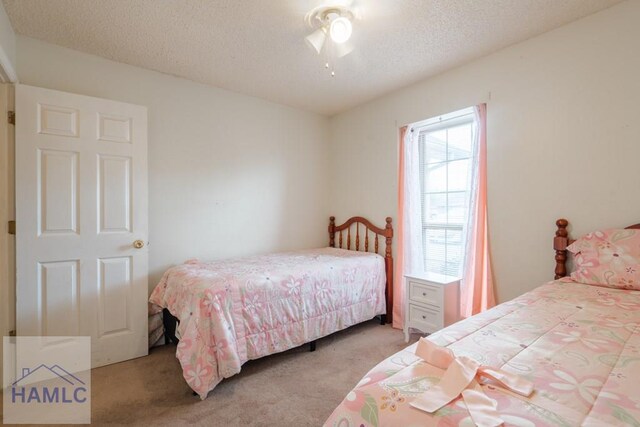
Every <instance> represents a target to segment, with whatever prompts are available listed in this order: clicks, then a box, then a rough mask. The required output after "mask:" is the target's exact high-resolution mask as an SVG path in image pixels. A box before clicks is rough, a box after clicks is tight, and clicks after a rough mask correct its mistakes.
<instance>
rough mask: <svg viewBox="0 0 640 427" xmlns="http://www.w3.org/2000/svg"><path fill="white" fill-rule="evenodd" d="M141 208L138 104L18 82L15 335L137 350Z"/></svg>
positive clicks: (143, 270)
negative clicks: (86, 339)
mask: <svg viewBox="0 0 640 427" xmlns="http://www.w3.org/2000/svg"><path fill="white" fill-rule="evenodd" d="M147 211H148V208H147V110H146V108H145V107H141V106H137V105H131V104H124V103H121V102H115V101H109V100H106V99H98V98H91V97H88V96H81V95H74V94H69V93H64V92H58V91H53V90H48V89H42V88H37V87H31V86H25V85H18V86H17V88H16V218H17V220H16V223H17V233H16V239H17V241H16V245H17V248H16V251H17V276H18V277H17V289H16V294H17V295H16V296H17V315H16V317H17V318H16V321H17V325H16V326H17V332H18V335H45V336H70V335H83V336H90V337H91V342H92V344H91V347H92V366H93V367H98V366H103V365H107V364H110V363H116V362H120V361H123V360H127V359H131V358H134V357H139V356H144V355H146V354H147V296H148V292H147V274H148V272H147V268H148V267H147V264H148V252H147V234H148V224H147ZM140 246H141V247H140Z"/></svg>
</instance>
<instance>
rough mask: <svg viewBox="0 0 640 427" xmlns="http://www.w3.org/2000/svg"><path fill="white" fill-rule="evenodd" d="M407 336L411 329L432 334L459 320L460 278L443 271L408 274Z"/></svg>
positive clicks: (407, 336)
mask: <svg viewBox="0 0 640 427" xmlns="http://www.w3.org/2000/svg"><path fill="white" fill-rule="evenodd" d="M404 316H405V317H404V339H405V341H406V342H409V328H414V329H418V330H419V331H421V332H425V333H433V332H436V331H437V330H439V329H442V328H444V327H445V326H449V325H451V324H452V323H455V322H457V321H458V320H459V319H460V279H459V278H458V277H453V276H444V275H442V274H435V273H426V274H424V275H419V276H414V275H408V276H405V311H404Z"/></svg>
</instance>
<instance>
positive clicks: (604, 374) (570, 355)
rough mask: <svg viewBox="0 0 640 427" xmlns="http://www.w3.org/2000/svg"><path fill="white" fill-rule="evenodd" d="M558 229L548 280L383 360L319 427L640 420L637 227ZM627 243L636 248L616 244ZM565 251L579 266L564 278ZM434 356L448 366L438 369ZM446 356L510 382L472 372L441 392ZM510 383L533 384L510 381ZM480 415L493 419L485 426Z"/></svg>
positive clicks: (599, 423) (564, 223) (639, 235)
mask: <svg viewBox="0 0 640 427" xmlns="http://www.w3.org/2000/svg"><path fill="white" fill-rule="evenodd" d="M556 225H557V230H556V235H555V237H554V250H555V252H556V253H555V259H556V268H555V279H556V280H554V281H552V282H549V283H547V284H544V285H542V286H540V287H538V288H536V289H534V290H533V291H531V292H528V293H526V294H524V295H522V296H520V297H518V298H516V299H514V300H512V301H509V302H506V303H503V304H500V305H498V306H497V307H494V308H493V309H491V310H488V311H486V312H484V313H481V314H479V315H476V316H473V317H470V318H467V319H465V320H462V321H460V322H458V323H456V324H454V325H451V326H449V327H447V328H445V329H442V330H440V331H438V332H437V333H435V334H432V335H430V336H428V337H427V338H421V340H420V341H419V342H418V343H415V344H413V345H411V346H409V347H408V348H406V349H404V350H402V351H400V352H398V353H396V354H394V355H392V356H391V357H389V358H387V359H386V360H384V361H383V362H382V363H380V364H378V365H377V366H376V367H374V368H373V369H372V370H371V371H369V372H368V373H367V374H366V375H365V377H364V378H363V379H362V380H361V381H360V382H359V383H358V384H357V385H356V386H355V388H354V389H353V390H352V391H351V392H349V393H348V395H347V396H346V397H345V398H344V400H343V401H342V403H341V404H340V405H339V406H338V407H337V408H336V409H335V410H334V412H333V413H332V414H331V416H330V417H329V419H328V420H327V421H326V423H325V425H326V426H340V427H348V426H359V427H362V426H394V427H396V426H453V425H455V426H473V425H500V424H501V423H502V422H503V423H504V425H516V426H578V425H582V426H605V425H606V426H609V425H633V426H638V425H640V394H639V393H638V390H639V388H638V384H639V383H640V286H639V284H638V281H637V278H638V271H637V270H638V268H637V267H640V265H638V260H639V259H640V231H638V229H639V228H640V224H639V225H634V226H631V227H627V229H624V230H617V231H616V232H615V233H614V232H613V231H611V232H609V231H607V232H604V233H601V234H600V235H599V234H598V233H590V234H589V235H587V236H585V237H584V238H581V239H578V241H573V240H571V239H569V237H568V233H567V225H568V222H567V221H566V220H564V219H561V220H558V221H557V222H556ZM616 233H617V234H616ZM630 235H631V236H632V237H629V236H630ZM603 236H604V237H603ZM616 239H619V240H616ZM620 239H622V240H620ZM624 239H634V240H633V241H634V243H633V245H631V244H629V245H628V246H626V247H624V249H620V248H621V247H623V246H622V243H620V242H623V241H625V240H624ZM627 241H628V240H627ZM625 244H626V243H625ZM576 245H577V246H576ZM570 251H571V252H573V253H574V254H575V255H574V263H575V264H576V268H575V269H574V272H573V273H572V274H571V276H567V255H568V253H569V252H570ZM632 252H633V253H632ZM594 257H597V258H598V259H599V260H600V262H599V263H598V262H594V261H593V258H594ZM601 273H602V274H601ZM603 278H604V280H606V283H605V282H598V280H600V279H603ZM576 279H579V280H576ZM610 286H614V287H610ZM425 349H426V350H425ZM427 350H428V351H427ZM429 351H430V352H431V353H429ZM435 352H439V353H437V354H440V355H442V354H445V353H446V354H447V355H448V356H447V357H449V359H447V360H446V363H441V362H439V361H438V360H437V359H436V358H435V357H433V354H436V353H435ZM443 352H445V353H443ZM453 360H456V361H461V362H459V365H464V366H468V365H469V364H471V365H473V366H475V367H477V366H484V367H486V368H487V369H488V371H487V372H490V370H491V369H494V370H496V369H499V370H500V372H502V373H504V374H505V375H506V376H508V377H509V378H511V380H510V381H512V382H511V383H509V382H508V381H506V382H503V384H502V385H500V384H499V383H497V382H496V381H495V378H499V375H497V376H496V375H494V376H493V379H487V378H488V377H487V376H484V377H483V378H482V379H478V378H479V377H474V379H473V380H472V381H471V382H470V383H469V384H470V386H471V389H469V388H466V389H465V388H464V387H465V386H464V385H463V386H462V388H461V389H462V390H464V391H463V392H462V393H461V394H460V395H459V394H456V393H457V389H456V390H454V391H453V392H452V393H450V394H449V396H448V397H447V396H445V395H446V394H447V391H446V390H445V388H446V387H444V386H442V385H441V382H442V383H445V379H446V377H447V375H448V374H449V369H450V367H451V366H452V364H453V362H452V361H453ZM478 369H479V370H478V371H477V372H481V369H483V368H478ZM445 373H446V374H447V375H446V374H445ZM485 373H486V372H485ZM474 375H475V374H474ZM452 378H453V376H451V375H450V376H449V378H448V381H449V382H448V383H447V385H450V384H453V383H454V382H455V381H454V382H452V380H451V379H452ZM514 381H520V385H523V384H528V386H530V387H531V388H528V389H527V387H524V388H522V387H521V389H520V390H518V387H515V386H513V387H511V386H509V384H512V385H513V384H515V383H514ZM505 384H506V386H504V385H505ZM470 386H469V385H467V386H466V387H470ZM452 390H453V389H452ZM469 390H472V391H471V393H476V394H475V396H472V395H465V394H464V393H469ZM452 396H454V397H452ZM472 397H476V398H479V399H480V400H478V399H476V400H473V399H472ZM482 399H485V400H484V402H483V403H482V402H481V403H482V404H480V405H478V402H479V401H482ZM413 405H415V406H413ZM423 405H424V406H423ZM416 406H417V407H416ZM425 406H426V407H427V408H426V409H428V411H427V410H424V409H425ZM420 408H422V409H420ZM436 408H437V409H436ZM429 411H430V412H429ZM473 411H476V412H475V413H474V412H473ZM478 411H479V412H478ZM482 411H484V413H483V412H482ZM488 413H491V415H492V416H493V417H494V418H493V419H492V418H491V417H489V418H484V419H483V418H482V417H483V416H486V415H487V414H488ZM478 414H479V415H478ZM487 420H488V421H487Z"/></svg>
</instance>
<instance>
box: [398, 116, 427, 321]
mask: <svg viewBox="0 0 640 427" xmlns="http://www.w3.org/2000/svg"><path fill="white" fill-rule="evenodd" d="M399 145H400V147H399V153H398V157H399V162H398V222H397V225H396V236H398V237H397V242H398V246H397V255H396V268H395V277H394V281H393V327H394V328H398V329H402V327H403V319H404V315H405V313H404V302H405V284H404V275H405V274H411V273H415V272H421V271H423V270H424V265H423V262H422V253H423V250H422V231H421V228H420V227H421V203H420V153H419V151H418V135H417V132H413V129H411V128H408V127H407V126H404V127H403V128H401V129H400V144H399Z"/></svg>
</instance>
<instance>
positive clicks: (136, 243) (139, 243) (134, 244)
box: [133, 240, 144, 249]
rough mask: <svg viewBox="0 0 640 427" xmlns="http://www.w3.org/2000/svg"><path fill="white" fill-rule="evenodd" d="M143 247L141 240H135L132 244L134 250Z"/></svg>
mask: <svg viewBox="0 0 640 427" xmlns="http://www.w3.org/2000/svg"><path fill="white" fill-rule="evenodd" d="M143 246H144V242H143V241H142V240H136V241H135V242H133V247H134V248H136V249H141V248H142V247H143Z"/></svg>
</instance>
